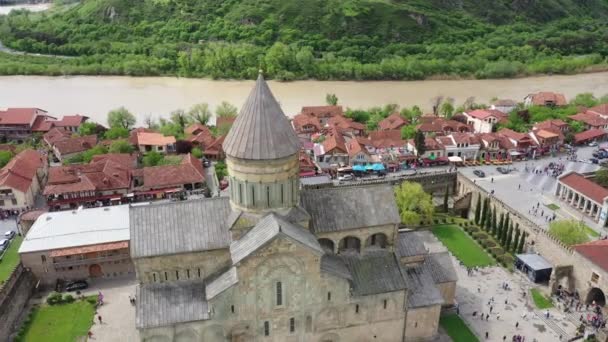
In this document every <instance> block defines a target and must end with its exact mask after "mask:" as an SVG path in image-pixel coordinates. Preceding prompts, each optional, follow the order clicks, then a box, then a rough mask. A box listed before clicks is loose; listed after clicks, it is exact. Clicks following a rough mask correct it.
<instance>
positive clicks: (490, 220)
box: [483, 199, 494, 232]
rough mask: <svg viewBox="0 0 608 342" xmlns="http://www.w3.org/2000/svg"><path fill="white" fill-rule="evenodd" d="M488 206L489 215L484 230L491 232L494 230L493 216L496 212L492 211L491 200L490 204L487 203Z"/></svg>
mask: <svg viewBox="0 0 608 342" xmlns="http://www.w3.org/2000/svg"><path fill="white" fill-rule="evenodd" d="M486 205H487V206H488V213H487V216H486V222H484V227H483V228H484V230H485V231H487V232H489V231H490V230H491V229H492V216H493V215H494V212H493V210H492V207H491V206H490V199H488V202H487V203H486Z"/></svg>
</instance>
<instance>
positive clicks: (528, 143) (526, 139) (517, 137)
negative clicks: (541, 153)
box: [498, 128, 538, 154]
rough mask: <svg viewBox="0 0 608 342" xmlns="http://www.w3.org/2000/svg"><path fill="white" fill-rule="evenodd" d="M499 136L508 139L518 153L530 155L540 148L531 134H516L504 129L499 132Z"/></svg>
mask: <svg viewBox="0 0 608 342" xmlns="http://www.w3.org/2000/svg"><path fill="white" fill-rule="evenodd" d="M498 134H500V135H502V136H505V137H507V139H509V141H510V142H511V143H512V144H513V145H514V146H515V149H516V152H517V153H524V154H526V153H529V152H531V151H532V150H534V149H535V148H537V147H538V146H537V145H536V143H535V142H534V139H532V137H530V135H529V134H526V133H520V132H515V131H514V130H511V129H508V128H502V129H500V130H499V131H498Z"/></svg>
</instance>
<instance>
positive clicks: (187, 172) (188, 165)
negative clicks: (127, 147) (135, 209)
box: [132, 154, 205, 200]
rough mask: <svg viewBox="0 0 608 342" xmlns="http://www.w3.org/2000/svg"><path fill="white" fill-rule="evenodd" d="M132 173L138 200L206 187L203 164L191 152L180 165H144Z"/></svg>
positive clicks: (168, 195)
mask: <svg viewBox="0 0 608 342" xmlns="http://www.w3.org/2000/svg"><path fill="white" fill-rule="evenodd" d="M132 174H133V183H134V189H133V190H134V195H135V199H136V200H150V199H162V198H167V197H171V196H172V195H180V194H183V193H184V192H185V191H191V190H196V189H202V188H204V187H205V172H204V170H203V165H202V163H201V162H200V160H198V159H196V158H194V157H193V156H192V155H191V154H187V155H186V156H184V158H183V159H182V161H181V163H179V164H178V165H162V166H151V167H144V168H143V169H140V170H134V171H133V172H132Z"/></svg>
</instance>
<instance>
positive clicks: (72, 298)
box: [63, 294, 74, 303]
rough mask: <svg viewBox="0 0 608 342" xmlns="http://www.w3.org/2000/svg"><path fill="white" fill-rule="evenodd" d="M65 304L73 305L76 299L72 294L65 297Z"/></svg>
mask: <svg viewBox="0 0 608 342" xmlns="http://www.w3.org/2000/svg"><path fill="white" fill-rule="evenodd" d="M63 302H64V303H73V302H74V297H73V296H72V295H71V294H66V295H65V296H63Z"/></svg>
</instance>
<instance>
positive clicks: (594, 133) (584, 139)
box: [574, 128, 608, 144]
mask: <svg viewBox="0 0 608 342" xmlns="http://www.w3.org/2000/svg"><path fill="white" fill-rule="evenodd" d="M606 136H608V133H607V132H606V131H605V130H603V129H598V128H592V129H588V130H586V131H584V132H580V133H577V134H575V135H574V143H575V144H587V143H590V142H598V141H604V140H606Z"/></svg>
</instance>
